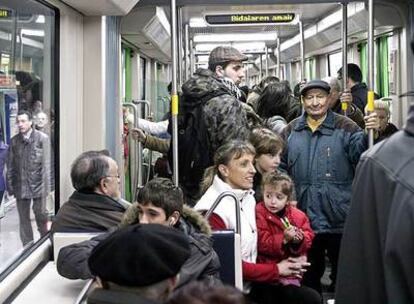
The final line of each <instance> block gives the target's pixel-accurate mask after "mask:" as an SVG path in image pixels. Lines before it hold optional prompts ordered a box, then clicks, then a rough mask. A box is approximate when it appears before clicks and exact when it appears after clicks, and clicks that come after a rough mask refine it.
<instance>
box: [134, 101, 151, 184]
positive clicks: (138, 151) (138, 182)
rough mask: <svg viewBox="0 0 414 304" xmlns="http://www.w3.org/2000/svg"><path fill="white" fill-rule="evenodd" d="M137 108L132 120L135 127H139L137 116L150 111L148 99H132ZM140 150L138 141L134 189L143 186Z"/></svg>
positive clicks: (140, 146) (139, 116)
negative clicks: (142, 110) (134, 117)
mask: <svg viewBox="0 0 414 304" xmlns="http://www.w3.org/2000/svg"><path fill="white" fill-rule="evenodd" d="M132 102H133V103H134V104H135V105H136V108H137V110H136V111H137V112H136V113H137V117H136V119H135V120H134V125H135V128H139V124H138V118H146V116H147V113H149V112H150V109H149V105H150V104H149V101H147V100H133V101H132ZM142 104H144V116H142V112H141V105H142ZM142 150H143V146H142V142H140V141H138V149H137V162H136V163H137V168H138V174H137V180H136V183H135V184H133V185H134V189H140V188H142V187H143V186H144V183H143V178H142V164H143V156H142Z"/></svg>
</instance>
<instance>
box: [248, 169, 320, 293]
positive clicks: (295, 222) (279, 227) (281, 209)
mask: <svg viewBox="0 0 414 304" xmlns="http://www.w3.org/2000/svg"><path fill="white" fill-rule="evenodd" d="M262 189H263V197H264V201H263V202H260V203H259V204H258V205H257V206H256V224H257V232H258V246H257V247H258V258H257V260H258V261H259V262H260V263H278V262H280V261H282V260H284V259H287V258H289V257H298V256H303V257H304V258H305V255H306V253H307V251H308V250H309V248H310V246H311V244H312V239H313V236H314V234H313V231H312V229H311V227H310V223H309V219H308V217H307V216H306V215H305V213H303V212H302V211H300V210H299V209H297V208H295V207H292V206H290V204H289V202H290V200H291V198H292V194H293V182H292V180H291V179H290V177H289V176H287V175H286V174H282V173H277V172H272V173H268V174H266V175H265V176H264V178H263V182H262ZM279 281H280V283H281V284H283V285H296V286H300V282H299V279H298V278H287V279H286V278H283V279H280V280H279Z"/></svg>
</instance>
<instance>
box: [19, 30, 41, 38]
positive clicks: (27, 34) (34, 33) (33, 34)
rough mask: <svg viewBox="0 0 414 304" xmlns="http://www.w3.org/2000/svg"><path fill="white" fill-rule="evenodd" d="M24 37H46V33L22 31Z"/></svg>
mask: <svg viewBox="0 0 414 304" xmlns="http://www.w3.org/2000/svg"><path fill="white" fill-rule="evenodd" d="M22 35H25V36H38V37H44V36H45V31H42V30H28V29H22Z"/></svg>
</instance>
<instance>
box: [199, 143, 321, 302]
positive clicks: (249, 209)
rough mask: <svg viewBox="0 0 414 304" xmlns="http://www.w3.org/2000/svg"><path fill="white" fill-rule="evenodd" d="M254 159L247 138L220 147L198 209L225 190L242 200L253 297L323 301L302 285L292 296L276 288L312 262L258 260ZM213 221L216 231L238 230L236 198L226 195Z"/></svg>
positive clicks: (247, 278)
mask: <svg viewBox="0 0 414 304" xmlns="http://www.w3.org/2000/svg"><path fill="white" fill-rule="evenodd" d="M254 158H255V150H254V147H253V146H252V145H251V144H250V143H248V142H244V141H239V140H237V141H231V142H229V143H227V144H225V145H223V146H221V147H220V148H219V149H217V151H216V154H215V156H214V166H212V167H210V168H208V169H207V170H206V172H205V174H204V181H203V185H202V187H201V189H202V191H203V190H204V191H205V192H204V195H203V196H202V197H201V199H200V200H199V201H198V203H197V204H196V205H195V207H194V208H195V209H197V210H204V211H205V210H208V209H210V208H211V206H212V205H213V203H214V202H215V200H216V198H217V197H218V196H219V195H220V194H221V193H223V192H225V191H232V192H233V193H234V194H235V195H236V196H237V198H238V199H239V203H240V224H241V251H242V252H241V256H242V261H243V262H242V263H243V264H242V270H243V280H244V283H245V287H247V288H246V291H249V289H250V287H251V284H250V283H251V282H254V283H255V284H253V288H252V290H251V293H250V295H251V297H252V298H253V300H255V301H256V302H258V303H267V301H268V300H269V301H270V300H272V301H274V300H275V297H278V299H279V300H281V299H282V298H283V299H286V302H283V303H319V301H320V298H319V295H318V294H317V293H316V292H314V291H313V290H310V289H308V288H304V287H302V288H300V290H301V291H298V292H297V294H295V295H294V296H293V298H292V297H291V295H283V294H281V293H280V290H279V289H277V288H276V287H275V286H277V285H275V284H277V283H278V280H279V277H280V276H297V277H301V276H302V274H303V272H304V271H305V270H304V268H305V267H306V266H308V265H309V264H308V263H306V262H304V261H300V260H299V259H292V258H289V259H286V260H283V261H281V262H279V263H278V264H257V263H256V257H257V228H256V216H255V207H256V201H255V199H254V196H253V194H254V191H253V190H252V188H253V177H254V175H255V173H256V169H255V167H254ZM209 222H210V225H211V227H212V228H213V230H222V229H235V228H236V215H235V211H234V201H233V199H231V198H229V197H225V198H224V199H223V200H222V201H221V202H220V204H219V205H218V206H217V208H216V209H215V211H214V213H213V214H212V216H211V217H210V218H209ZM246 283H247V284H246ZM269 286H270V288H269ZM263 297H264V298H263Z"/></svg>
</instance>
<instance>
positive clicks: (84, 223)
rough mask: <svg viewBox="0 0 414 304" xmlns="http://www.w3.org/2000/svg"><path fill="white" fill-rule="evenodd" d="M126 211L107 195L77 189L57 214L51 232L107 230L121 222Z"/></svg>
mask: <svg viewBox="0 0 414 304" xmlns="http://www.w3.org/2000/svg"><path fill="white" fill-rule="evenodd" d="M124 212H125V207H124V206H123V205H121V204H120V203H119V202H118V201H116V200H115V199H113V198H111V197H109V196H107V195H102V194H98V193H84V192H79V191H75V192H73V194H72V195H71V196H70V198H69V200H68V201H67V202H66V203H64V204H63V205H62V207H61V208H60V209H59V211H58V213H57V214H56V217H55V219H54V220H53V223H52V227H51V232H52V234H53V233H55V232H106V231H107V230H108V229H109V228H111V227H114V226H117V225H118V224H119V223H120V222H121V219H122V216H123V214H124Z"/></svg>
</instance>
